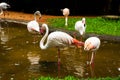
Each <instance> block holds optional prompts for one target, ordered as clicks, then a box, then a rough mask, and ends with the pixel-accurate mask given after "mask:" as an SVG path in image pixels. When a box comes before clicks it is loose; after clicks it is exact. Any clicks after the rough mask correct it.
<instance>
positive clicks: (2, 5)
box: [0, 2, 10, 9]
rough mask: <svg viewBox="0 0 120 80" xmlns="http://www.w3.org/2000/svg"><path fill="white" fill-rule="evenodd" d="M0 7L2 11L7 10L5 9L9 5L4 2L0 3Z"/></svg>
mask: <svg viewBox="0 0 120 80" xmlns="http://www.w3.org/2000/svg"><path fill="white" fill-rule="evenodd" d="M0 7H1V8H3V9H7V8H10V5H9V4H7V3H5V2H2V3H0Z"/></svg>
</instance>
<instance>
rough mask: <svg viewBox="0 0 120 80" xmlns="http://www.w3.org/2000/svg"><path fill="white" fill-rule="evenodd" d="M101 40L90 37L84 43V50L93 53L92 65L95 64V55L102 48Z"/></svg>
mask: <svg viewBox="0 0 120 80" xmlns="http://www.w3.org/2000/svg"><path fill="white" fill-rule="evenodd" d="M100 43H101V42H100V39H99V38H98V37H89V38H88V39H87V40H86V41H85V43H84V50H85V51H92V55H91V60H90V64H92V63H93V62H94V55H95V52H96V51H97V50H98V49H99V47H100Z"/></svg>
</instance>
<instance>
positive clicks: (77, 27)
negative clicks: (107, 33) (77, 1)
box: [75, 18, 86, 40]
mask: <svg viewBox="0 0 120 80" xmlns="http://www.w3.org/2000/svg"><path fill="white" fill-rule="evenodd" d="M85 29H86V21H85V18H82V20H80V21H77V22H76V23H75V30H76V31H78V32H79V33H80V35H81V36H83V34H84V33H85ZM81 40H82V37H81Z"/></svg>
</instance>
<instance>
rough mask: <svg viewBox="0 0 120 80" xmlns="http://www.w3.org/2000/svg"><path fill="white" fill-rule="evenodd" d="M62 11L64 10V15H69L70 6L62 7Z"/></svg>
mask: <svg viewBox="0 0 120 80" xmlns="http://www.w3.org/2000/svg"><path fill="white" fill-rule="evenodd" d="M61 11H62V12H63V15H64V16H68V15H69V14H70V10H69V9H68V8H64V9H61Z"/></svg>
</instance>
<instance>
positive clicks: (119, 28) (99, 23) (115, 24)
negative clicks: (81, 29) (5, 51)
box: [48, 17, 120, 36]
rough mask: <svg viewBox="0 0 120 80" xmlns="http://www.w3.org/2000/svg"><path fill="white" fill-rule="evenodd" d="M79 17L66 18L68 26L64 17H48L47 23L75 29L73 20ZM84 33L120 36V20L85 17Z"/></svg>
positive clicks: (56, 26)
mask: <svg viewBox="0 0 120 80" xmlns="http://www.w3.org/2000/svg"><path fill="white" fill-rule="evenodd" d="M78 20H81V18H68V26H65V19H64V18H53V19H48V22H49V25H50V26H52V27H55V28H61V29H66V30H71V31H75V29H74V25H75V22H76V21H78ZM86 25H87V28H86V33H95V34H105V35H114V36H120V20H118V21H116V20H105V19H103V18H102V17H95V18H86Z"/></svg>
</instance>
